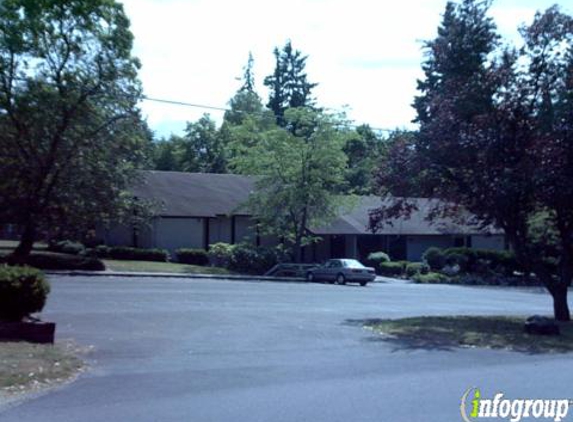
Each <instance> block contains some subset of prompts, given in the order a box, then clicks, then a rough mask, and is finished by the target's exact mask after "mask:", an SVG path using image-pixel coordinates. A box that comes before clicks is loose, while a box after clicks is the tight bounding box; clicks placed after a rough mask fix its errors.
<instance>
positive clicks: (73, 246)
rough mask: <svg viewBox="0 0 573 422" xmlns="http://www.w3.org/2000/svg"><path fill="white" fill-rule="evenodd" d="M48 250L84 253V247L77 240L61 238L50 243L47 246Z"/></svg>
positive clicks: (76, 253)
mask: <svg viewBox="0 0 573 422" xmlns="http://www.w3.org/2000/svg"><path fill="white" fill-rule="evenodd" d="M48 250H49V251H51V252H59V253H67V254H70V255H81V254H83V253H85V251H86V248H85V246H84V245H82V244H81V243H79V242H72V241H71V240H61V241H59V242H55V243H51V244H50V245H49V246H48Z"/></svg>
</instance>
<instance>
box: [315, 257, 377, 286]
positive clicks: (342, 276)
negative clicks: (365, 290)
mask: <svg viewBox="0 0 573 422" xmlns="http://www.w3.org/2000/svg"><path fill="white" fill-rule="evenodd" d="M375 278H376V272H375V271H374V268H370V267H365V266H364V265H362V264H361V263H360V262H359V261H357V260H355V259H329V260H328V261H326V262H325V263H324V264H323V265H321V266H319V267H316V268H313V269H311V270H309V271H307V273H306V280H307V281H326V282H328V283H334V282H336V283H338V284H346V283H347V282H350V283H352V282H354V283H360V285H361V286H366V284H368V283H369V282H371V281H374V279H375Z"/></svg>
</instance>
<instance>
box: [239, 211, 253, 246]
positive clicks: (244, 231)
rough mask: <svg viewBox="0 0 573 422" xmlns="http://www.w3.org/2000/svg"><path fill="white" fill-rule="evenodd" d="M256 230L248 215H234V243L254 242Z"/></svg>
mask: <svg viewBox="0 0 573 422" xmlns="http://www.w3.org/2000/svg"><path fill="white" fill-rule="evenodd" d="M256 241H257V232H256V229H255V226H254V224H253V221H252V220H251V219H250V218H249V217H242V216H236V217H235V243H241V242H247V243H255V242H256Z"/></svg>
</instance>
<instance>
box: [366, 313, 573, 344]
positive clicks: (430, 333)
mask: <svg viewBox="0 0 573 422" xmlns="http://www.w3.org/2000/svg"><path fill="white" fill-rule="evenodd" d="M524 322H525V318H523V317H522V318H519V317H505V316H451V317H450V316H448V317H441V316H438V317H433V316H428V317H416V318H403V319H386V320H373V321H369V322H367V324H366V326H367V327H369V328H371V329H373V330H374V331H376V332H378V333H381V334H383V335H384V336H385V339H386V340H388V341H390V342H393V343H395V344H398V345H401V346H403V347H406V348H412V349H418V348H420V349H434V348H435V349H451V348H455V347H460V346H465V347H485V348H492V349H508V350H513V351H518V352H524V353H565V352H571V351H573V322H571V323H561V324H560V329H561V335H560V336H539V335H530V334H526V333H525V332H524V331H523V325H524Z"/></svg>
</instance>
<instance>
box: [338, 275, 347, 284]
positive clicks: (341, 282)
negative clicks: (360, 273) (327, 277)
mask: <svg viewBox="0 0 573 422" xmlns="http://www.w3.org/2000/svg"><path fill="white" fill-rule="evenodd" d="M336 283H337V284H340V285H342V284H346V278H345V277H344V274H338V275H337V276H336Z"/></svg>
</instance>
